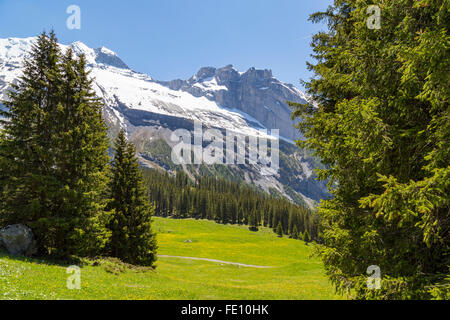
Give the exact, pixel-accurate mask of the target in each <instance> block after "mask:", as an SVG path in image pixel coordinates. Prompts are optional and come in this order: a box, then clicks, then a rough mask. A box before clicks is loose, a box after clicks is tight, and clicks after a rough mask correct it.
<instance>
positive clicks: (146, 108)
mask: <svg viewBox="0 0 450 320" xmlns="http://www.w3.org/2000/svg"><path fill="white" fill-rule="evenodd" d="M35 39H36V37H30V38H24V39H20V38H8V39H0V100H2V99H3V100H5V99H6V98H7V96H6V92H7V90H8V89H9V83H14V82H17V80H18V78H19V76H20V74H21V71H20V70H21V66H22V62H23V59H24V58H26V57H27V56H29V50H30V49H31V45H32V42H33V41H34V40H35ZM68 48H71V49H72V50H73V51H74V52H75V53H76V54H80V53H83V54H85V56H86V60H87V66H88V68H89V70H90V72H91V76H92V77H93V79H94V82H93V87H94V90H95V91H96V93H97V95H98V96H99V97H101V98H102V100H103V102H104V116H105V120H106V122H107V124H108V126H109V131H110V136H111V137H114V136H115V135H116V134H117V132H118V131H119V130H120V129H122V128H123V129H125V130H126V132H127V135H128V137H129V138H130V139H131V140H132V141H133V142H134V143H135V144H136V147H137V149H138V152H139V155H140V160H141V164H142V165H144V166H147V167H151V168H157V169H162V170H166V171H167V170H169V171H170V170H178V169H181V168H182V169H184V170H185V171H188V172H189V174H190V175H191V176H192V177H195V176H196V175H201V174H212V175H219V176H224V177H227V178H230V179H235V180H242V181H245V182H247V183H250V184H254V185H256V186H257V187H259V188H261V189H263V190H265V191H266V192H270V193H276V194H280V195H284V196H286V197H288V198H290V199H291V200H293V201H296V202H304V203H308V204H309V205H312V204H313V203H314V201H318V200H320V199H321V198H323V197H325V196H326V195H327V192H326V187H325V185H324V183H322V182H317V181H316V180H315V179H314V174H313V173H312V170H313V169H314V168H315V167H317V165H319V162H318V160H317V159H315V158H314V157H312V156H311V155H310V153H309V152H306V151H305V150H300V149H298V148H297V147H296V146H294V145H293V143H294V142H293V140H295V139H298V138H299V137H300V135H299V133H298V132H297V129H295V128H294V127H293V125H294V122H293V121H292V120H291V119H290V112H291V110H290V109H289V107H288V106H287V104H286V101H287V100H291V101H294V102H305V100H306V99H307V97H306V95H305V94H304V93H302V92H301V91H300V90H298V89H297V88H295V86H293V85H290V84H286V83H283V82H281V81H279V80H278V79H276V78H274V77H273V75H272V72H271V71H270V70H258V69H256V68H250V69H248V70H247V71H246V72H239V71H238V70H236V69H235V68H234V67H233V66H232V65H227V66H225V67H223V68H213V67H204V68H201V69H200V70H199V71H198V72H197V73H196V74H195V75H193V76H192V77H191V78H190V79H187V80H173V81H158V80H155V79H154V78H152V77H151V76H149V75H147V74H144V73H139V72H136V71H133V70H132V69H130V68H129V67H128V65H127V64H125V62H123V61H122V60H121V59H120V57H119V56H118V55H117V54H116V53H114V52H113V51H112V50H110V49H108V48H105V47H100V48H97V49H92V48H89V47H88V46H86V45H85V44H84V43H82V42H80V41H77V42H74V43H72V44H69V45H61V49H62V50H63V51H65V50H67V49H68ZM194 121H198V122H201V123H202V124H203V126H204V127H206V128H217V129H220V130H224V131H225V130H230V131H232V132H235V133H238V134H242V135H244V136H259V137H265V138H269V139H273V138H274V137H273V136H272V132H271V129H280V171H279V173H278V174H276V175H273V176H265V175H264V174H262V172H263V171H264V168H262V166H261V165H244V166H241V165H230V166H222V165H221V166H200V167H186V166H184V167H177V166H175V165H174V164H173V163H170V162H171V161H170V155H169V154H168V152H169V151H170V149H171V148H172V147H173V146H174V143H173V142H172V141H171V140H170V135H171V132H172V131H173V130H175V129H178V128H185V129H188V130H192V127H193V123H194ZM261 130H263V132H261ZM264 131H265V132H266V133H264Z"/></svg>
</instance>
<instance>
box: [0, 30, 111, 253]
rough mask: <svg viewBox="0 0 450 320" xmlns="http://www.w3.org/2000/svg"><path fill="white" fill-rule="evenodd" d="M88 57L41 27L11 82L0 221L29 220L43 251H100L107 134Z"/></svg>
mask: <svg viewBox="0 0 450 320" xmlns="http://www.w3.org/2000/svg"><path fill="white" fill-rule="evenodd" d="M85 67H86V61H85V58H84V57H83V56H79V57H76V58H74V57H73V56H72V52H71V51H70V50H69V51H68V52H67V54H65V55H64V56H63V55H62V54H61V52H60V51H59V47H58V44H57V39H56V37H55V35H54V34H53V32H52V33H50V35H49V36H47V35H46V34H45V33H44V34H42V35H41V36H40V37H39V39H38V41H37V43H36V44H35V45H34V47H33V50H32V52H31V57H30V58H29V59H27V60H26V61H25V67H24V70H23V76H22V77H21V78H20V81H19V83H18V84H17V85H13V86H12V88H13V89H12V91H10V92H9V99H8V101H5V102H4V104H5V106H6V107H7V108H8V110H7V111H6V112H2V115H3V116H5V117H6V118H8V120H6V121H5V120H3V121H1V122H2V125H3V127H4V130H3V131H2V132H1V137H0V176H1V180H2V187H1V194H0V198H1V206H0V210H1V212H0V224H1V225H5V224H13V223H23V224H26V225H28V226H30V227H31V228H32V229H33V231H34V233H35V235H36V237H37V240H38V244H39V249H40V252H41V253H45V254H48V253H50V254H53V255H56V256H59V257H67V256H69V255H74V254H76V255H95V254H97V253H98V252H99V251H101V250H102V248H103V246H104V245H105V243H106V240H107V238H108V236H109V234H108V232H107V230H106V228H105V224H106V222H107V220H108V218H109V216H108V213H107V212H105V211H104V207H105V204H106V202H105V200H104V196H105V190H106V183H107V175H106V170H107V167H108V161H109V160H108V154H107V148H108V140H107V135H106V134H107V133H106V126H105V124H104V122H103V119H102V105H101V103H100V102H99V100H98V99H97V98H96V96H95V94H94V92H93V91H92V89H91V85H92V82H91V80H89V75H88V73H87V72H86V70H85Z"/></svg>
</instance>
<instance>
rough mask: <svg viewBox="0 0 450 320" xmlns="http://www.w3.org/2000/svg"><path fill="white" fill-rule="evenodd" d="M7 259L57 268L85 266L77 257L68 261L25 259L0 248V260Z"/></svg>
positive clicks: (39, 258) (45, 257) (42, 258)
mask: <svg viewBox="0 0 450 320" xmlns="http://www.w3.org/2000/svg"><path fill="white" fill-rule="evenodd" d="M3 258H7V259H10V260H15V261H21V262H32V263H36V264H42V265H47V266H59V267H69V266H72V265H79V266H80V267H82V266H83V265H85V263H84V261H83V260H82V259H80V258H77V257H72V258H70V259H58V258H56V257H52V256H43V257H25V256H21V255H13V254H10V253H8V252H6V250H5V249H3V248H1V247H0V259H3Z"/></svg>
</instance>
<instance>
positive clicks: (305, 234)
mask: <svg viewBox="0 0 450 320" xmlns="http://www.w3.org/2000/svg"><path fill="white" fill-rule="evenodd" d="M303 241H305V243H308V242H310V241H311V237H310V236H309V232H308V230H305V232H303Z"/></svg>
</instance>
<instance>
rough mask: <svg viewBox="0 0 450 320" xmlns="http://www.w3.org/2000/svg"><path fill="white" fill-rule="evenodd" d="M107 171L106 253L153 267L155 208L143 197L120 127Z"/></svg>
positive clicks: (131, 149)
mask: <svg viewBox="0 0 450 320" xmlns="http://www.w3.org/2000/svg"><path fill="white" fill-rule="evenodd" d="M111 171H112V177H111V186H110V189H111V199H112V200H111V203H110V204H109V205H108V208H109V209H110V210H112V211H113V212H114V213H113V217H112V220H111V223H110V225H109V228H110V230H111V239H110V241H109V243H108V246H107V247H108V253H109V254H111V255H113V256H114V257H117V258H120V259H121V260H123V261H124V262H127V263H132V264H139V265H145V266H153V264H154V262H155V261H156V249H157V244H156V235H155V234H154V233H153V232H152V228H151V223H152V216H153V214H154V211H155V209H154V207H153V205H150V204H149V203H148V200H147V195H146V192H145V189H144V185H143V182H142V175H141V172H140V169H139V164H138V161H137V158H136V151H135V148H134V145H133V144H131V143H128V142H127V140H126V137H125V132H124V131H123V130H121V131H120V133H119V135H118V137H117V139H116V141H115V146H114V160H113V163H112V170H111ZM177 182H178V183H180V184H181V185H183V183H184V181H183V180H181V181H177Z"/></svg>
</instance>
